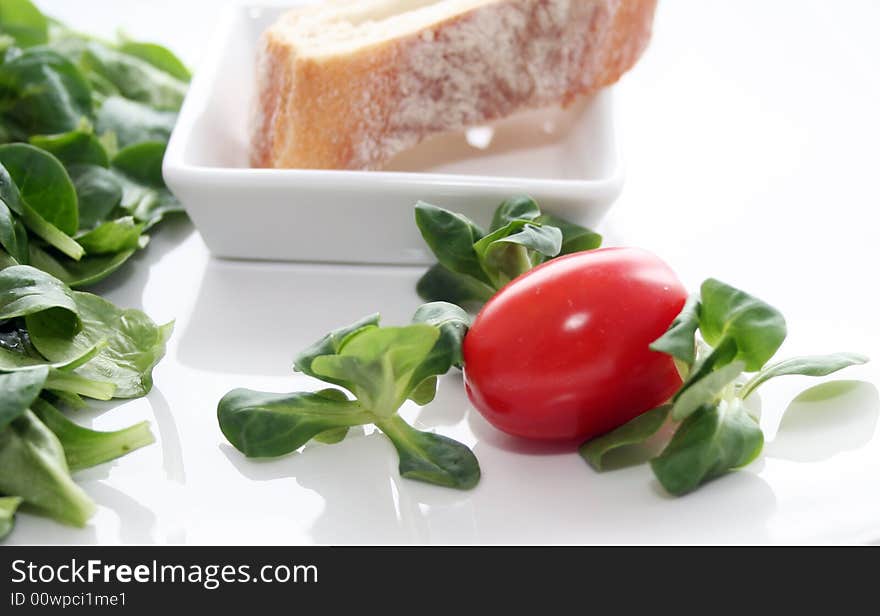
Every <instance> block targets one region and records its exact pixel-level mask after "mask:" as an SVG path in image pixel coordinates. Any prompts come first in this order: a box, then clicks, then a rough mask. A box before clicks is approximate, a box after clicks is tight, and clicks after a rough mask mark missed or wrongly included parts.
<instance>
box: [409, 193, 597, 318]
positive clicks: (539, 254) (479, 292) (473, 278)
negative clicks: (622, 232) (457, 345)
mask: <svg viewBox="0 0 880 616" xmlns="http://www.w3.org/2000/svg"><path fill="white" fill-rule="evenodd" d="M415 218H416V225H417V226H418V228H419V231H420V232H421V234H422V237H423V238H424V240H425V243H426V244H427V245H428V247H429V248H430V249H431V251H432V252H433V253H434V256H436V257H437V260H438V261H439V263H437V264H436V265H434V266H433V267H431V268H430V269H429V270H428V271H427V272H426V273H425V274H424V275H423V276H422V277H421V279H420V280H419V282H418V283H417V285H416V291H417V292H418V294H419V296H420V297H422V298H423V299H425V300H426V301H444V302H450V303H453V304H457V305H459V306H462V307H465V308H472V309H476V308H479V306H481V305H482V304H483V303H485V302H486V301H488V299H489V298H491V297H492V296H493V295H494V294H495V293H496V292H497V291H498V290H499V289H500V288H501V287H503V286H504V285H506V284H507V283H508V282H510V281H511V280H513V279H514V278H516V277H517V276H519V275H521V274H523V273H525V272H527V271H528V270H530V269H531V268H532V267H534V266H536V265H539V264H541V263H543V262H545V261H547V260H549V259H552V258H554V257H557V256H559V255H562V254H570V253H571V252H577V251H580V250H592V249H594V248H598V247H599V246H600V245H601V242H602V238H601V236H600V235H599V234H597V233H595V232H593V231H590V230H589V229H586V228H585V227H581V226H579V225H575V224H573V223H570V222H567V221H565V220H562V219H560V218H556V217H554V216H551V215H548V214H542V213H541V210H540V208H539V207H538V204H537V203H536V202H535V201H534V200H533V199H531V198H530V197H525V196H518V197H513V198H511V199H508V200H507V201H505V202H504V203H502V204H501V205H500V206H499V207H498V208H497V209H496V210H495V213H494V215H493V218H492V225H491V226H490V228H489V232H488V233H486V232H485V231H483V229H481V228H480V227H479V226H478V225H477V224H476V223H474V222H473V221H471V220H469V219H468V218H466V217H465V216H463V215H461V214H458V213H455V212H451V211H449V210H446V209H443V208H441V207H437V206H435V205H431V204H429V203H424V202H419V203H417V204H416V207H415Z"/></svg>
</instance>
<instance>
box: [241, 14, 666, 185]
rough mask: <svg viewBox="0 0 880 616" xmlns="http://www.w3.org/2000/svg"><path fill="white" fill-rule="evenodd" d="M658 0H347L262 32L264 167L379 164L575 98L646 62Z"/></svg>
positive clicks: (258, 162) (257, 133) (258, 114)
mask: <svg viewBox="0 0 880 616" xmlns="http://www.w3.org/2000/svg"><path fill="white" fill-rule="evenodd" d="M655 5H656V0H440V1H429V0H336V1H332V2H325V3H323V4H321V5H317V6H308V7H303V8H298V9H294V10H291V11H289V12H287V13H286V14H284V15H283V16H282V17H281V18H280V19H279V20H278V21H277V22H276V23H275V24H274V25H273V26H271V27H270V28H269V29H268V30H267V31H266V32H265V33H264V34H263V36H262V38H261V41H260V46H259V49H258V58H257V100H256V104H255V105H254V110H253V117H252V129H251V163H252V165H253V166H255V167H276V168H311V169H377V168H380V167H381V166H382V165H383V164H384V163H386V162H388V161H389V160H390V159H391V158H392V157H393V156H395V155H396V154H398V153H400V152H401V151H403V150H406V149H408V148H411V147H412V146H414V145H416V144H417V143H419V142H420V141H422V140H423V139H425V138H426V137H429V136H431V135H434V134H437V133H442V132H446V131H459V130H463V129H465V128H467V127H470V126H475V125H480V124H484V123H486V122H490V121H492V120H496V119H499V118H502V117H505V116H508V115H510V114H512V113H515V112H518V111H523V110H527V109H535V108H540V107H546V106H550V105H556V104H561V105H567V104H568V103H570V102H571V101H572V100H573V99H574V98H575V97H576V96H578V95H582V94H589V93H591V92H594V91H595V90H597V89H599V88H601V87H603V86H606V85H609V84H611V83H614V82H615V81H617V79H619V78H620V76H621V75H622V74H623V73H624V72H625V71H626V70H627V69H629V68H630V67H631V66H632V65H633V64H634V63H635V61H636V60H637V59H638V57H639V55H640V54H641V52H642V50H643V49H644V48H645V46H646V44H647V42H648V39H649V37H650V33H651V23H652V21H653V15H654V8H655Z"/></svg>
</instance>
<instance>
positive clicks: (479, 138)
mask: <svg viewBox="0 0 880 616" xmlns="http://www.w3.org/2000/svg"><path fill="white" fill-rule="evenodd" d="M282 10H284V9H282V8H280V7H278V6H266V5H260V6H255V5H243V6H234V7H230V8H227V9H226V11H225V13H224V14H223V15H222V17H221V18H220V24H219V27H218V30H217V32H216V34H215V36H214V38H213V40H212V41H211V44H210V47H209V48H208V49H207V50H206V53H205V56H204V60H203V63H202V65H201V66H200V67H199V70H198V71H197V73H196V75H195V78H194V80H193V83H192V86H191V88H190V91H189V93H188V95H187V97H186V101H185V102H184V105H183V108H182V109H181V112H180V117H179V120H178V123H177V126H176V128H175V130H174V134H173V135H172V137H171V141H170V143H169V145H168V150H167V152H166V155H165V161H164V166H163V172H164V175H165V180H166V182H167V183H168V186H169V187H170V189H171V190H172V191H173V192H174V194H175V195H176V196H177V197H178V198H179V199H180V200H181V202H182V203H183V204H184V206H185V207H186V210H187V212H188V213H189V215H190V216H191V217H192V220H193V222H194V223H195V225H196V227H198V229H199V231H200V232H201V234H202V236H203V238H204V241H205V243H206V244H207V246H208V248H209V250H210V251H211V252H212V253H213V254H214V255H215V256H219V257H230V258H243V259H270V260H285V261H322V262H347V263H358V262H362V263H389V264H425V263H430V262H431V261H432V260H433V259H432V257H431V255H430V254H429V253H428V251H427V250H426V248H425V245H424V242H423V240H422V238H421V237H420V235H419V232H418V229H417V228H416V226H415V223H414V218H413V206H414V205H415V203H416V202H417V201H418V200H420V199H421V200H424V201H428V202H430V203H434V204H436V205H440V206H443V207H447V208H450V209H454V210H456V211H459V212H462V213H464V214H465V215H467V216H469V217H471V218H473V219H474V220H476V221H477V222H478V223H481V224H486V223H488V222H489V220H490V218H491V215H492V212H493V211H494V209H495V207H496V206H497V205H498V204H499V203H501V202H502V201H503V200H504V199H506V198H508V197H510V196H512V195H515V194H529V195H531V196H532V197H534V198H535V199H536V200H537V201H538V203H540V204H541V206H542V207H543V208H544V209H545V210H546V211H549V212H552V213H554V214H556V215H558V216H562V217H564V218H567V219H568V220H571V221H573V222H579V223H581V224H584V225H587V226H591V225H592V226H594V225H595V224H596V223H598V222H599V220H600V219H601V217H602V216H603V215H604V214H605V213H606V211H607V210H608V208H609V207H610V205H611V204H612V203H613V201H614V200H615V199H616V198H617V196H618V195H619V193H620V190H621V187H622V181H623V173H622V168H621V164H620V157H619V153H618V149H617V145H616V142H615V136H614V127H613V122H612V104H611V93H610V92H609V91H603V92H600V93H599V94H597V95H596V96H593V97H591V98H587V99H583V100H580V101H579V102H576V103H575V104H573V105H571V106H570V107H569V108H567V109H546V110H541V111H533V112H528V113H524V114H521V115H518V116H515V117H511V118H508V119H505V120H503V121H500V122H497V123H495V124H492V125H491V126H486V127H477V128H473V129H471V130H469V131H468V132H467V133H466V134H449V135H443V136H439V137H436V138H434V139H430V140H428V141H426V142H424V143H423V144H421V145H420V146H418V147H417V148H415V149H413V150H410V151H408V152H405V153H404V154H401V155H400V156H399V157H398V158H397V159H395V160H394V161H392V163H391V164H390V165H389V166H388V169H387V170H385V171H328V170H310V169H251V168H249V167H248V116H249V108H250V105H251V101H252V98H253V96H254V65H255V49H256V43H257V39H258V37H259V35H260V34H261V33H262V31H263V30H264V29H265V28H266V27H267V26H268V25H269V24H270V23H272V22H273V21H274V20H275V19H276V18H277V17H278V15H279V14H280V13H281V11H282Z"/></svg>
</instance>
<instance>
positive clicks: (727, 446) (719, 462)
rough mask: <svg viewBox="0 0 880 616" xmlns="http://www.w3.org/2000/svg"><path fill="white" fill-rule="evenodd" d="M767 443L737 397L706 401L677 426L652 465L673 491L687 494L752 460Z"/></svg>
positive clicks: (662, 480)
mask: <svg viewBox="0 0 880 616" xmlns="http://www.w3.org/2000/svg"><path fill="white" fill-rule="evenodd" d="M763 446H764V433H763V432H761V428H760V426H759V425H758V423H757V422H756V421H755V420H754V419H753V418H752V416H751V415H749V413H748V412H747V411H746V409H745V408H744V406H743V404H742V401H741V400H739V399H736V398H735V399H733V400H730V401H726V400H725V401H722V402H721V403H719V404H715V405H705V406H702V407H700V409H698V410H697V411H696V412H695V413H693V414H691V415H690V416H689V417H688V418H687V419H685V420H684V422H682V424H681V425H680V426H679V427H678V430H676V432H675V435H674V436H673V437H672V440H671V441H670V442H669V445H667V446H666V449H664V450H663V452H662V453H661V454H660V455H659V456H658V457H656V458H654V459H653V460H651V468H652V469H653V470H654V474H655V475H656V476H657V479H658V480H659V481H660V483H661V484H662V485H663V487H664V488H665V489H666V490H667V491H668V492H669V493H670V494H676V495H680V494H685V493H687V492H690V491H692V490H694V489H696V488H697V486H699V485H700V484H701V483H703V482H705V481H708V480H709V479H712V478H714V477H718V476H719V475H723V474H724V473H726V472H728V471H730V470H733V469H736V468H740V467H742V466H745V465H747V464H748V463H750V462H752V461H753V460H754V459H755V458H757V457H758V455H760V453H761V449H762V448H763Z"/></svg>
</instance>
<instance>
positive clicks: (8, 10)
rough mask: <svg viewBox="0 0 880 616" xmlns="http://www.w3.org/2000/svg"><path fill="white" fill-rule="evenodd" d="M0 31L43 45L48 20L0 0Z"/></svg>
mask: <svg viewBox="0 0 880 616" xmlns="http://www.w3.org/2000/svg"><path fill="white" fill-rule="evenodd" d="M0 31H2V32H3V33H4V34H6V35H7V36H10V37H12V39H13V40H14V41H15V43H16V44H17V45H18V46H19V47H32V46H34V45H43V44H45V43H46V42H47V41H48V40H49V21H48V20H47V19H46V16H45V15H43V14H42V13H41V12H40V10H39V9H38V8H37V7H35V6H34V5H33V3H32V2H31V1H30V0H0ZM2 534H3V533H0V536H2Z"/></svg>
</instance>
